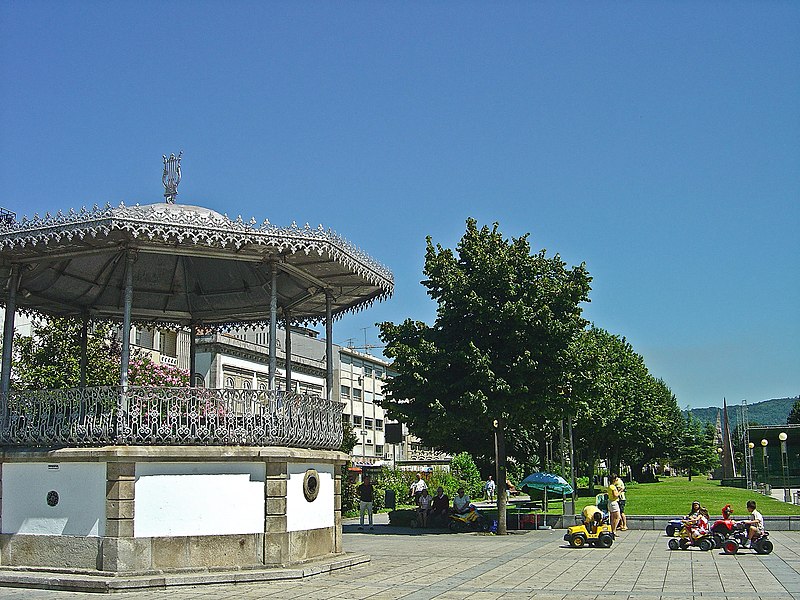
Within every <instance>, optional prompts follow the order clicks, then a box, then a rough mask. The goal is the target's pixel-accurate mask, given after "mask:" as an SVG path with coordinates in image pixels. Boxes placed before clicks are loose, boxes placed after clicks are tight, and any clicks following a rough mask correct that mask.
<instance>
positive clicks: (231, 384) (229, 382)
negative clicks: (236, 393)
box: [225, 377, 236, 390]
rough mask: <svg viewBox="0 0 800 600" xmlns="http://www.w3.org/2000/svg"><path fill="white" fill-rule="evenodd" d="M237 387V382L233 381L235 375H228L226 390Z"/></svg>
mask: <svg viewBox="0 0 800 600" xmlns="http://www.w3.org/2000/svg"><path fill="white" fill-rule="evenodd" d="M235 387H236V384H235V383H234V381H233V377H226V378H225V389H226V390H232V389H233V388H235Z"/></svg>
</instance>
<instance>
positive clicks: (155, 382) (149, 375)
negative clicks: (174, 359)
mask: <svg viewBox="0 0 800 600" xmlns="http://www.w3.org/2000/svg"><path fill="white" fill-rule="evenodd" d="M128 383H129V384H130V385H134V386H147V387H188V386H189V371H186V370H184V369H179V368H178V367H173V366H170V365H159V364H156V363H154V362H153V361H152V360H150V358H149V357H147V356H132V357H131V359H130V362H129V363H128Z"/></svg>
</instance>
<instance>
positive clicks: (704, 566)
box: [0, 515, 800, 600]
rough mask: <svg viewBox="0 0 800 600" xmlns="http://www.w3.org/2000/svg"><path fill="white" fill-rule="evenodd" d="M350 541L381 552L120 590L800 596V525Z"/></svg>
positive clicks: (387, 597) (414, 535)
mask: <svg viewBox="0 0 800 600" xmlns="http://www.w3.org/2000/svg"><path fill="white" fill-rule="evenodd" d="M344 532H345V535H344V549H345V550H346V551H347V552H349V553H353V554H366V555H369V556H370V557H371V561H370V562H368V563H364V564H360V565H357V566H354V567H352V568H350V569H343V570H338V571H334V572H330V573H323V574H320V575H317V576H314V577H308V578H304V579H299V580H287V581H270V582H258V583H237V584H227V585H203V586H183V587H175V588H171V589H168V590H143V591H135V592H119V593H117V594H116V595H115V598H123V599H124V600H189V599H200V600H226V599H229V598H230V599H233V598H236V599H237V600H256V599H274V600H291V599H294V598H297V599H301V598H302V599H311V600H315V599H320V600H323V599H324V600H328V599H336V600H338V599H342V600H362V599H363V600H367V599H369V600H400V599H403V600H428V599H433V598H442V599H445V600H449V599H453V600H455V599H469V600H484V599H485V600H496V599H502V600H517V599H520V600H522V599H526V598H536V599H539V600H548V599H551V600H564V599H570V600H574V599H581V600H583V599H587V600H622V599H626V600H633V599H639V598H640V599H642V600H656V599H658V600H679V599H691V600H701V599H712V600H724V599H731V600H743V599H748V600H750V599H759V598H762V599H765V600H766V599H778V598H780V599H786V598H794V599H796V600H800V553H799V552H798V549H800V532H794V531H778V532H772V533H771V539H772V541H773V543H774V544H775V551H774V552H773V553H772V554H770V555H767V556H758V555H756V554H754V553H751V552H744V553H741V554H738V555H736V556H729V555H725V554H723V553H722V552H720V551H717V550H713V551H711V552H701V551H700V550H699V549H689V550H677V551H670V550H669V549H668V548H667V538H666V537H665V536H664V535H663V533H662V532H658V531H634V530H629V531H627V532H622V533H621V534H620V537H619V538H618V540H617V541H616V542H615V543H614V545H613V546H612V547H611V548H610V549H608V550H605V549H602V548H582V549H573V548H569V547H567V546H566V544H565V542H564V541H563V539H562V538H563V535H564V530H550V531H546V530H543V531H529V532H524V533H523V532H521V533H515V534H512V535H508V536H505V537H503V538H500V537H497V536H490V535H478V534H457V535H456V534H447V533H444V532H440V531H432V530H424V531H422V530H411V529H400V528H393V527H390V526H389V525H388V524H387V523H386V520H385V517H384V516H383V515H381V516H380V517H379V518H376V524H375V529H374V530H373V531H370V530H369V528H366V529H365V530H364V531H358V529H357V524H353V522H352V521H348V522H346V524H345V526H344ZM97 597H98V596H97V594H83V593H78V592H59V591H50V590H29V589H16V588H0V598H2V599H3V600H67V599H70V600H83V599H85V598H95V599H96V598H97Z"/></svg>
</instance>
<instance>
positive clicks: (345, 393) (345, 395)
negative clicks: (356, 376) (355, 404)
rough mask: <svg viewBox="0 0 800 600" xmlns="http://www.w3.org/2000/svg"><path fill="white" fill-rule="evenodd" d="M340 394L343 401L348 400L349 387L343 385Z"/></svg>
mask: <svg viewBox="0 0 800 600" xmlns="http://www.w3.org/2000/svg"><path fill="white" fill-rule="evenodd" d="M340 394H341V396H342V398H343V399H345V400H347V399H349V398H350V387H349V386H347V385H343V386H342V389H341V392H340Z"/></svg>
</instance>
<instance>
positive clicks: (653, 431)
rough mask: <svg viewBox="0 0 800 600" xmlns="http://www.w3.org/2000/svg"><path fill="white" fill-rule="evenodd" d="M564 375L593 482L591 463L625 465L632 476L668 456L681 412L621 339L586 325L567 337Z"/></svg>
mask: <svg viewBox="0 0 800 600" xmlns="http://www.w3.org/2000/svg"><path fill="white" fill-rule="evenodd" d="M571 356H572V365H571V371H570V374H569V375H568V379H569V381H570V386H571V393H572V407H571V408H572V410H574V411H575V412H574V413H573V414H572V415H570V417H572V418H573V419H574V423H575V436H576V447H577V448H579V449H580V451H581V453H582V455H583V458H584V461H585V463H586V465H587V467H588V472H587V474H588V475H589V481H590V482H592V481H593V474H594V465H595V464H596V463H597V460H598V459H599V458H606V459H607V461H608V464H609V468H610V469H611V470H613V471H618V470H619V467H620V464H621V463H623V462H624V463H625V464H627V465H630V466H631V468H632V470H633V475H634V478H638V476H639V475H640V474H641V472H642V469H643V467H644V465H645V464H647V463H648V462H651V461H652V460H654V459H657V458H662V457H664V456H666V455H669V454H670V452H671V448H672V446H673V443H674V440H675V439H676V430H677V431H680V428H681V422H682V417H681V412H680V408H679V407H678V402H677V399H676V398H675V396H674V395H673V394H672V391H671V390H670V389H669V387H668V386H667V385H666V384H665V383H664V382H663V381H661V380H659V379H656V378H655V377H653V376H652V375H651V374H650V373H649V371H648V370H647V367H646V365H645V362H644V359H643V358H642V356H641V355H639V354H637V353H636V352H635V351H634V349H633V347H632V346H631V344H630V343H629V342H628V341H627V340H626V339H625V338H624V337H620V336H617V335H613V334H611V333H609V332H607V331H605V330H604V329H601V328H599V327H594V326H592V327H590V328H588V329H586V330H584V331H583V332H581V334H580V335H579V336H577V337H576V338H575V340H574V342H573V345H572V348H571Z"/></svg>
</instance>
